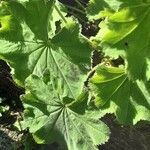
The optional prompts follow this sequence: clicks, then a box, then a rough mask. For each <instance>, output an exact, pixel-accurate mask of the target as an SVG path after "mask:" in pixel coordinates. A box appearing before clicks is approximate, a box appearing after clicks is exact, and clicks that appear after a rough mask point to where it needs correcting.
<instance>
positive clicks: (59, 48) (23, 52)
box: [0, 0, 91, 99]
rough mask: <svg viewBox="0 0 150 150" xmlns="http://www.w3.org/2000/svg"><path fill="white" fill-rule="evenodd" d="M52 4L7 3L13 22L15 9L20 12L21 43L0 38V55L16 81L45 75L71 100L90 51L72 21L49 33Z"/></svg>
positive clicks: (77, 90)
mask: <svg viewBox="0 0 150 150" xmlns="http://www.w3.org/2000/svg"><path fill="white" fill-rule="evenodd" d="M54 5H55V3H54V1H44V0H37V1H34V0H31V1H27V2H25V3H17V4H16V2H11V3H9V7H10V10H11V15H12V16H13V14H16V15H15V16H13V17H14V19H16V17H17V13H16V11H17V10H20V9H22V11H23V12H22V13H21V16H22V18H21V17H18V18H21V19H20V20H18V21H20V25H21V27H22V36H23V40H21V39H20V40H16V41H11V40H10V39H9V41H8V40H6V39H2V38H1V40H0V55H1V56H2V57H3V58H4V59H5V60H7V61H8V62H9V64H10V65H11V67H12V68H14V72H15V75H14V76H15V79H17V80H19V82H21V83H23V82H24V80H25V79H26V78H27V77H28V76H29V75H30V74H35V75H38V76H39V77H42V76H43V74H46V75H47V80H50V81H53V84H54V86H55V88H56V89H57V90H58V91H59V92H60V93H63V94H64V95H63V96H64V97H65V96H68V97H70V98H74V99H75V98H76V96H77V95H78V94H80V92H81V90H82V87H83V84H84V81H85V80H86V73H87V71H88V69H89V66H90V54H91V49H90V46H89V44H88V42H87V40H86V39H85V38H83V37H80V26H79V24H78V23H77V22H76V21H75V20H73V19H68V20H67V21H68V23H66V25H65V26H63V27H62V29H61V30H60V31H59V33H58V34H56V35H53V34H52V33H51V30H52V28H51V27H52V26H50V25H52V24H53V25H54V23H55V22H52V20H51V19H52V17H53V16H52V14H53V10H54ZM15 8H16V9H15ZM18 15H19V12H18ZM22 20H23V21H22ZM54 21H56V19H54ZM10 28H11V27H10ZM49 33H50V34H49ZM15 36H16V35H14V38H15Z"/></svg>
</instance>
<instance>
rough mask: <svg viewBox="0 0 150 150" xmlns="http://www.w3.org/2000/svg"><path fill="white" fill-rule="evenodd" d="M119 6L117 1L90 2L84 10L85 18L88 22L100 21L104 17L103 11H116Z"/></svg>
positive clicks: (95, 0)
mask: <svg viewBox="0 0 150 150" xmlns="http://www.w3.org/2000/svg"><path fill="white" fill-rule="evenodd" d="M121 4H122V2H121V1H118V0H101V1H99V0H90V1H89V3H88V7H87V9H86V12H87V17H88V18H89V19H90V20H93V19H94V20H97V19H100V18H101V17H102V16H103V15H104V12H103V10H104V9H108V8H109V9H111V11H112V10H118V9H119V8H120V6H121Z"/></svg>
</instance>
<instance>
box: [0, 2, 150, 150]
mask: <svg viewBox="0 0 150 150" xmlns="http://www.w3.org/2000/svg"><path fill="white" fill-rule="evenodd" d="M62 7H63V6H62V4H60V3H59V2H58V1H57V0H15V1H11V0H2V1H1V2H0V57H1V58H2V59H4V60H5V61H7V63H8V64H9V65H10V67H11V68H12V74H13V78H14V80H15V81H16V82H17V83H18V84H19V85H21V86H23V87H25V90H26V93H25V94H24V95H22V97H21V99H22V102H23V105H24V108H25V111H24V116H23V119H24V120H23V121H22V122H21V125H22V128H23V129H27V128H28V129H29V131H30V133H32V135H33V137H34V139H35V141H36V142H37V143H39V144H42V143H52V142H54V141H57V142H58V143H59V144H60V145H61V147H62V149H64V150H66V149H68V150H80V149H83V150H96V149H97V147H96V146H97V145H99V144H104V143H105V142H106V141H108V139H109V133H110V132H109V129H108V127H107V126H106V125H105V124H104V123H103V122H102V121H100V120H99V118H100V117H102V116H104V115H105V114H106V113H114V114H115V115H116V117H117V119H118V121H119V122H120V123H121V124H136V123H137V122H138V121H140V120H147V121H150V81H149V79H150V71H149V69H150V57H149V47H150V36H149V26H150V1H149V0H133V1H130V0H126V1H124V0H90V1H89V4H88V7H87V9H86V14H87V17H88V18H89V20H99V19H102V21H101V22H100V25H99V27H100V30H99V32H98V33H97V35H96V36H95V37H92V38H91V39H90V40H88V39H87V38H86V37H84V36H83V35H82V34H81V25H80V24H79V22H78V21H77V19H75V18H74V17H65V15H66V12H64V9H63V8H62ZM92 45H94V48H95V46H96V47H97V48H98V49H99V48H100V49H102V51H103V52H104V54H105V55H106V56H109V57H110V58H117V57H119V56H121V57H122V58H123V59H124V61H125V65H123V66H119V67H112V66H106V65H104V64H103V65H102V64H100V65H97V66H96V67H95V68H93V69H92V70H91V55H92V50H93V49H94V48H93V47H92ZM139 60H140V61H139ZM85 83H86V84H85ZM93 98H94V105H95V106H96V107H97V108H96V107H93V105H91V102H92V100H93ZM98 116H99V117H98Z"/></svg>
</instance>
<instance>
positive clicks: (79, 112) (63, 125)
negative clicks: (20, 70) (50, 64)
mask: <svg viewBox="0 0 150 150" xmlns="http://www.w3.org/2000/svg"><path fill="white" fill-rule="evenodd" d="M26 89H27V93H26V95H25V96H23V98H22V99H23V102H24V106H25V114H24V121H23V122H22V127H23V128H27V127H29V130H30V132H31V133H33V136H34V139H35V140H36V141H37V142H38V143H48V142H50V143H51V142H54V141H57V142H58V143H60V145H61V146H62V147H63V149H68V150H81V149H84V150H91V149H92V150H96V149H97V147H96V145H98V144H102V143H104V142H106V141H107V140H108V137H109V129H108V127H107V126H106V125H105V124H104V123H102V122H101V121H99V120H98V119H95V116H92V115H88V113H86V112H85V107H84V105H85V104H86V103H87V99H88V95H87V94H86V93H85V94H82V96H81V95H80V96H79V97H78V98H77V99H76V100H73V99H69V98H67V97H66V98H62V95H61V94H60V93H58V92H57V91H55V92H53V91H54V90H55V88H54V85H53V82H50V83H49V84H48V85H46V84H45V83H44V82H43V81H42V80H41V79H39V78H38V77H37V76H31V77H29V78H28V79H27V83H26ZM74 106H75V107H74ZM89 116H90V117H89Z"/></svg>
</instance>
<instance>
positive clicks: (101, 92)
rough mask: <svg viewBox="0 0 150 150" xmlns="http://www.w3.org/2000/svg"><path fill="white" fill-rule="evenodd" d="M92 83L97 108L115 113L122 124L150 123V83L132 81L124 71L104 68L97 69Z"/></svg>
mask: <svg viewBox="0 0 150 150" xmlns="http://www.w3.org/2000/svg"><path fill="white" fill-rule="evenodd" d="M90 82H91V84H90V85H91V89H92V91H93V92H94V94H95V98H96V99H95V102H96V105H97V107H99V108H100V109H102V110H104V111H105V112H107V113H112V112H114V113H115V114H116V116H117V118H118V120H119V121H120V122H121V123H127V124H136V123H137V122H138V121H140V120H148V121H150V90H149V87H150V86H149V84H150V83H149V82H146V83H144V82H142V81H139V80H137V81H135V82H133V81H130V80H129V78H128V77H127V74H126V73H125V71H124V69H121V68H115V67H104V66H99V67H98V68H97V70H96V73H95V74H94V76H93V77H92V79H91V81H90ZM107 110H108V111H107Z"/></svg>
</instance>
